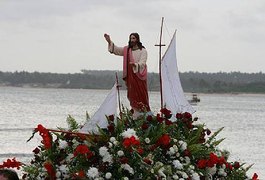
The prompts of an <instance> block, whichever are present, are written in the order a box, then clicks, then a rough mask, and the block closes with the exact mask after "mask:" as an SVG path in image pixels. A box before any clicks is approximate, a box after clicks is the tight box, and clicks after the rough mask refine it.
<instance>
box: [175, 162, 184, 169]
mask: <svg viewBox="0 0 265 180" xmlns="http://www.w3.org/2000/svg"><path fill="white" fill-rule="evenodd" d="M172 163H173V165H174V167H175V168H176V169H183V165H182V164H181V163H180V162H179V160H174V161H173V162H172Z"/></svg>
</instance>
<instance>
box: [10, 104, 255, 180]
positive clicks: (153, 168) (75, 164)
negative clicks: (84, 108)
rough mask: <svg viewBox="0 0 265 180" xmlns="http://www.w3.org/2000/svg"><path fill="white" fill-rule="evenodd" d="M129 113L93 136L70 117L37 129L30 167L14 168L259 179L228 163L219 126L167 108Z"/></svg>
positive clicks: (38, 172) (199, 179) (34, 175)
mask: <svg viewBox="0 0 265 180" xmlns="http://www.w3.org/2000/svg"><path fill="white" fill-rule="evenodd" d="M132 114H133V112H132V111H129V110H128V109H124V108H123V110H122V113H121V114H120V117H115V116H114V115H111V116H108V117H107V119H108V122H109V126H108V128H107V129H101V128H99V133H98V134H82V133H78V130H79V129H80V128H81V126H80V125H79V124H78V123H77V122H76V121H75V119H74V118H73V117H71V116H69V117H68V118H67V122H68V125H69V128H68V129H67V130H66V129H61V128H59V129H58V131H52V130H49V129H46V128H45V127H43V126H42V125H38V126H37V128H36V129H35V131H34V132H33V135H32V137H31V138H33V136H34V135H35V134H36V133H39V135H40V136H41V137H42V141H41V144H40V145H39V146H38V147H36V148H35V149H34V150H33V153H34V158H33V159H32V161H31V163H30V164H29V165H25V164H22V163H21V164H19V165H20V166H22V170H23V173H24V175H23V179H51V180H55V179H98V180H100V179H122V180H128V179H147V180H148V179H150V180H153V179H158V180H159V179H169V180H170V179H179V180H184V179H188V180H204V179H205V180H207V179H220V180H222V179H226V180H234V179H252V180H257V179H258V176H257V174H256V173H255V174H254V175H253V177H252V178H249V177H247V175H246V172H247V170H248V169H249V168H250V167H251V166H248V167H244V164H243V163H239V162H230V161H229V160H228V157H229V153H228V152H227V151H222V150H220V149H218V145H219V144H220V143H221V142H222V141H223V139H219V140H217V139H216V136H217V135H218V133H219V132H220V131H221V130H222V128H221V129H220V130H218V131H217V132H215V133H212V132H211V131H210V130H209V129H208V128H206V127H205V125H203V124H199V123H198V121H197V120H198V118H197V117H195V118H193V117H192V115H191V114H190V113H187V112H185V113H178V114H176V115H174V116H173V115H172V113H171V112H170V111H169V110H167V109H166V108H163V109H161V110H160V112H159V113H158V114H157V115H148V114H144V115H142V116H141V117H139V118H138V119H137V120H134V119H133V117H132ZM87 119H88V120H89V118H87ZM171 119H173V120H171ZM31 138H30V139H31ZM30 139H29V140H30ZM16 165H18V164H16ZM14 167H17V166H14Z"/></svg>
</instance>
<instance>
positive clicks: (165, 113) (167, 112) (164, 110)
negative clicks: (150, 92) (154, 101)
mask: <svg viewBox="0 0 265 180" xmlns="http://www.w3.org/2000/svg"><path fill="white" fill-rule="evenodd" d="M160 112H161V113H162V114H164V115H165V117H166V118H168V119H170V118H171V116H172V114H171V111H170V110H169V109H167V108H162V109H161V110H160Z"/></svg>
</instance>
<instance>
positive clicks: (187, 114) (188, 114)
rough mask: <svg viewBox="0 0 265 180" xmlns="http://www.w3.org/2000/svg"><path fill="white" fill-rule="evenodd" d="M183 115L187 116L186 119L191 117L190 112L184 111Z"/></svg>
mask: <svg viewBox="0 0 265 180" xmlns="http://www.w3.org/2000/svg"><path fill="white" fill-rule="evenodd" d="M184 117H185V118H187V119H190V118H192V116H191V114H190V113H188V112H185V113H184Z"/></svg>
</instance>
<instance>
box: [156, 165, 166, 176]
mask: <svg viewBox="0 0 265 180" xmlns="http://www.w3.org/2000/svg"><path fill="white" fill-rule="evenodd" d="M164 170H165V168H164V167H162V168H160V169H159V170H158V175H159V177H162V178H166V177H167V176H166V175H165V173H164V172H163V171H164Z"/></svg>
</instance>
